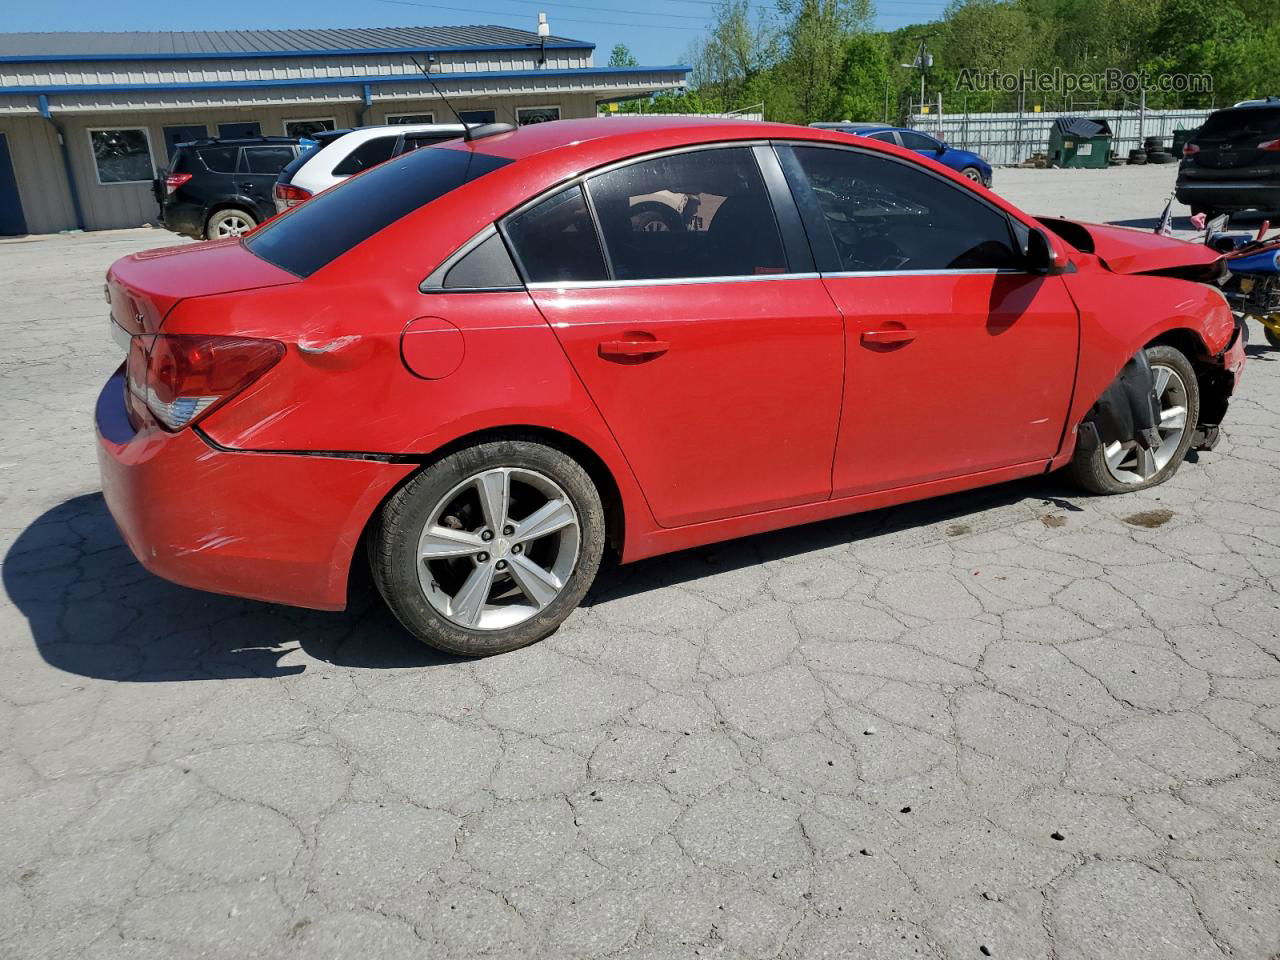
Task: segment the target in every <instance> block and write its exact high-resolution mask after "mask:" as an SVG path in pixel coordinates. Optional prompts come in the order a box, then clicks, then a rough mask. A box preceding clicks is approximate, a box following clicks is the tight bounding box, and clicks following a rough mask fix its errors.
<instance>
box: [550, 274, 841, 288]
mask: <svg viewBox="0 0 1280 960" xmlns="http://www.w3.org/2000/svg"><path fill="white" fill-rule="evenodd" d="M820 279H822V276H821V274H817V273H759V274H748V275H746V276H741V277H664V278H659V279H648V280H567V281H564V282H556V281H554V280H552V281H548V282H545V283H530V284H526V285H525V286H526V289H528V290H531V291H536V290H598V289H607V288H609V287H667V286H688V285H691V284H699V283H759V282H761V281H766V280H820Z"/></svg>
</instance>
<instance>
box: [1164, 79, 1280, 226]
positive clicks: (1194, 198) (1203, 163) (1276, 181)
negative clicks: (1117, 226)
mask: <svg viewBox="0 0 1280 960" xmlns="http://www.w3.org/2000/svg"><path fill="white" fill-rule="evenodd" d="M1176 193H1177V197H1178V201H1179V202H1180V203H1185V204H1186V205H1187V206H1189V207H1190V208H1191V210H1192V212H1193V213H1205V214H1207V215H1208V216H1209V217H1210V218H1211V219H1212V217H1213V216H1214V215H1215V214H1219V213H1236V212H1239V211H1241V210H1261V211H1264V212H1278V211H1280V98H1275V97H1270V98H1268V99H1266V100H1255V101H1250V102H1248V103H1246V104H1244V105H1241V106H1236V107H1228V108H1227V109H1225V110H1216V111H1214V112H1213V113H1211V114H1209V118H1208V119H1207V120H1205V122H1204V125H1203V126H1202V127H1201V128H1200V130H1199V131H1198V132H1197V133H1196V135H1195V136H1193V137H1192V138H1191V139H1190V140H1189V141H1188V142H1187V144H1186V146H1184V147H1183V148H1182V163H1181V164H1179V166H1178V184H1177V187H1176Z"/></svg>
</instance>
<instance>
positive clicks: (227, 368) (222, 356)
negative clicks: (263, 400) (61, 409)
mask: <svg viewBox="0 0 1280 960" xmlns="http://www.w3.org/2000/svg"><path fill="white" fill-rule="evenodd" d="M147 341H150V344H149V345H148V344H147ZM283 356H284V344H283V343H280V342H279V341H278V340H259V339H254V338H249V337H217V336H205V335H203V334H155V335H151V336H148V335H143V336H138V337H135V338H134V349H132V350H131V351H130V356H129V364H128V368H127V369H128V378H129V392H130V393H132V394H133V395H134V396H135V397H136V398H137V399H138V400H140V401H141V402H142V403H144V404H146V407H147V409H148V410H150V411H151V413H152V415H153V416H154V417H155V418H156V419H157V420H158V421H160V423H161V424H162V425H163V426H164V427H166V428H168V429H169V430H181V429H182V428H183V427H189V426H190V425H191V424H193V423H195V422H196V421H197V420H199V419H200V418H201V417H203V416H204V415H205V414H207V413H209V412H210V411H211V410H214V409H215V408H216V407H218V406H219V405H220V404H222V403H224V402H225V401H227V400H229V399H231V398H232V397H234V396H235V395H236V394H237V393H239V392H240V391H242V390H243V389H244V388H245V387H247V386H249V384H251V383H253V381H255V380H257V379H258V377H260V376H262V375H263V374H264V373H266V372H267V371H268V370H270V369H271V368H272V367H273V366H275V365H276V364H277V363H278V362H279V361H280V358H281V357H283Z"/></svg>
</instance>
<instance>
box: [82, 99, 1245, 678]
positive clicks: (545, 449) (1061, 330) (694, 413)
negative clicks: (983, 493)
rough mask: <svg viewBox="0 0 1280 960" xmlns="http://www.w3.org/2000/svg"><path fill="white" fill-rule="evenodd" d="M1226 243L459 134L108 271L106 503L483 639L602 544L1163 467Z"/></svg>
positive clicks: (548, 620)
mask: <svg viewBox="0 0 1280 960" xmlns="http://www.w3.org/2000/svg"><path fill="white" fill-rule="evenodd" d="M1215 257H1216V255H1215V254H1213V253H1211V252H1209V251H1207V250H1206V249H1205V248H1204V247H1199V246H1194V245H1191V244H1186V243H1181V242H1179V241H1174V240H1167V239H1163V238H1160V237H1156V236H1153V235H1150V234H1139V233H1136V232H1133V231H1127V230H1122V229H1119V228H1111V227H1098V226H1092V225H1082V224H1078V223H1074V222H1070V221H1063V220H1051V219H1042V220H1038V219H1035V218H1033V217H1030V216H1027V215H1026V214H1024V213H1022V212H1021V211H1019V210H1017V209H1015V208H1013V207H1012V206H1010V205H1009V204H1007V203H1006V202H1004V201H1003V200H1001V199H1000V198H999V197H998V196H996V195H995V194H993V193H991V192H990V191H988V190H986V189H985V188H983V187H982V186H980V185H977V184H974V183H973V182H971V181H969V180H966V179H964V178H962V177H960V176H958V175H956V174H954V173H952V172H951V171H949V170H947V169H945V168H943V167H941V166H939V165H938V164H935V163H932V162H930V161H928V160H923V159H921V158H920V157H918V156H917V155H916V154H913V153H911V152H908V151H905V150H902V149H899V148H897V147H893V146H890V145H886V144H883V143H880V142H877V141H871V140H862V139H859V138H850V137H848V136H846V135H844V134H840V133H829V132H824V131H821V130H814V129H805V128H799V127H792V126H785V125H779V124H762V123H755V122H736V121H719V120H715V121H684V122H681V121H672V120H667V119H656V118H636V119H621V118H609V119H602V120H583V121H564V122H559V123H548V124H540V125H537V126H530V127H526V128H523V129H520V130H517V131H510V130H509V129H502V128H496V127H491V128H486V129H481V130H479V131H476V133H475V135H474V136H473V137H471V138H470V139H467V140H457V141H454V142H452V143H449V144H446V145H442V146H438V147H434V148H431V149H426V150H420V151H417V152H414V153H410V154H406V155H404V156H401V157H398V158H395V159H394V160H392V161H389V162H387V163H385V164H383V165H382V166H380V167H377V168H375V169H373V170H370V171H369V172H367V173H364V174H362V175H360V176H358V177H355V178H353V179H351V180H350V181H348V182H346V183H345V184H343V185H342V186H339V187H336V188H334V189H333V190H330V191H328V192H326V193H324V194H321V195H320V196H318V197H316V198H315V199H313V200H310V201H308V202H307V203H305V204H302V205H301V206H299V207H297V208H295V209H294V210H292V211H290V212H289V213H287V214H285V215H283V216H281V217H279V218H277V219H276V220H274V221H272V222H270V223H268V224H266V225H265V226H263V227H262V228H260V229H258V230H257V231H255V232H254V233H253V234H252V235H250V236H248V237H246V238H243V239H233V240H228V241H220V242H215V243H208V244H203V245H200V246H187V247H178V248H173V249H166V250H157V251H152V252H148V253H142V254H137V255H135V256H131V257H127V258H125V259H123V260H121V261H119V262H118V263H116V264H115V265H114V266H113V267H112V268H111V271H110V273H109V275H108V297H109V300H110V302H111V313H112V320H113V324H114V327H115V330H116V332H117V334H118V335H119V337H120V339H121V340H122V342H123V343H124V345H125V347H126V349H127V353H128V355H127V358H126V361H125V362H124V363H123V364H122V366H121V367H120V369H119V370H118V371H117V372H116V374H115V375H114V376H113V377H112V378H111V379H110V381H109V382H108V383H107V385H106V387H105V388H104V390H103V391H102V394H101V397H100V398H99V401H98V411H97V421H98V431H99V436H100V444H99V460H100V463H101V468H102V483H103V489H104V492H105V495H106V499H107V503H108V505H109V506H110V509H111V512H112V514H113V516H114V517H115V519H116V522H117V523H118V524H119V526H120V529H121V532H122V533H123V535H124V538H125V540H126V541H127V542H128V544H129V546H130V547H131V548H132V550H133V552H134V553H135V554H136V555H137V557H138V559H139V560H140V561H141V562H142V563H143V564H144V565H145V566H146V567H147V568H148V569H150V570H152V571H154V572H155V573H157V574H160V575H161V576H164V577H168V578H169V579H172V580H175V581H177V582H179V583H184V584H187V585H189V586H193V587H199V588H202V589H206V590H213V591H217V592H222V593H230V594H237V595H241V596H246V597H254V598H258V599H262V600H269V601H274V602H279V603H288V604H296V605H299V606H305V607H315V608H320V609H326V610H336V609H341V608H342V607H343V606H344V605H345V604H346V602H347V581H348V575H349V573H350V571H351V568H352V565H353V564H355V563H364V562H368V563H370V564H371V567H372V571H373V575H374V579H375V580H376V582H377V584H378V587H379V588H380V590H381V592H382V595H383V596H384V597H385V598H386V600H387V603H388V604H389V605H390V606H391V609H392V610H393V611H394V612H395V614H396V615H397V616H398V617H399V619H400V620H401V621H402V622H403V623H404V625H405V626H406V627H407V628H408V629H409V630H410V631H411V632H412V633H414V634H415V635H416V636H418V637H420V638H421V639H422V640H424V641H426V642H427V643H430V644H433V645H435V646H438V647H441V648H443V649H445V650H449V651H453V652H455V653H460V654H469V655H480V654H490V653H496V652H499V651H503V650H510V649H513V648H515V647H519V646H521V645H523V644H527V643H530V642H532V641H535V640H538V639H540V638H541V637H544V636H546V635H547V634H548V633H550V632H551V631H552V630H554V629H555V628H556V626H557V625H558V624H559V623H560V622H561V621H562V620H563V619H564V618H565V617H566V616H567V615H568V614H569V613H570V612H571V611H572V610H573V608H574V607H575V606H576V605H577V604H578V602H579V601H580V600H581V599H582V597H583V595H584V594H585V593H586V591H587V589H588V587H589V586H590V585H591V581H592V578H593V577H594V576H595V573H596V570H597V567H598V566H599V564H600V561H601V558H602V556H603V554H604V552H605V551H606V550H611V551H613V552H615V553H616V554H617V555H618V557H619V558H620V559H621V561H622V562H624V563H625V562H628V561H633V560H637V559H640V558H642V557H648V556H652V555H654V554H659V553H664V552H667V551H672V550H679V549H682V548H685V547H691V546H695V545H698V544H705V543H709V542H712V541H716V540H724V539H728V538H731V537H739V536H743V535H746V534H752V533H757V532H760V531H764V530H772V529H776V528H778V527H784V526H789V525H792V524H799V523H806V522H809V521H814V520H820V519H823V518H827V517H833V516H836V515H839V514H848V513H853V512H856V511H860V510H867V509H872V508H875V507H883V506H886V505H889V504H896V503H902V502H904V501H908V500H916V499H919V498H922V497H930V496H935V495H937V494H943V493H949V492H952V491H956V490H963V489H966V488H971V487H978V486H983V485H986V484H992V483H998V482H1001V481H1005V480H1010V479H1013V478H1015V477H1024V476H1028V475H1031V474H1041V473H1046V472H1048V471H1051V470H1057V469H1059V468H1062V467H1066V468H1068V469H1069V471H1070V472H1071V474H1072V475H1073V476H1074V477H1075V478H1076V479H1077V480H1078V481H1079V482H1080V483H1082V484H1083V485H1084V486H1085V487H1086V488H1087V489H1089V490H1091V491H1093V492H1095V493H1119V492H1123V491H1126V490H1140V489H1143V488H1144V487H1148V486H1151V485H1153V484H1157V483H1160V482H1162V481H1164V480H1167V479H1168V478H1169V477H1170V476H1171V475H1172V474H1173V472H1174V471H1175V470H1177V469H1178V467H1179V465H1180V464H1181V463H1182V461H1183V459H1184V456H1185V454H1186V452H1187V450H1188V449H1189V448H1190V447H1191V446H1192V445H1193V444H1195V445H1200V446H1208V445H1211V444H1212V442H1213V441H1214V440H1215V439H1216V435H1217V425H1218V424H1219V423H1220V422H1221V420H1222V417H1223V414H1224V413H1225V411H1226V407H1227V401H1228V398H1229V396H1230V394H1231V393H1232V391H1233V389H1234V388H1235V384H1236V380H1237V378H1238V376H1239V374H1240V370H1241V368H1242V365H1243V359H1244V353H1243V343H1242V339H1243V336H1242V328H1240V327H1239V326H1238V325H1237V323H1236V321H1235V318H1234V317H1233V316H1232V313H1231V311H1230V309H1229V308H1228V306H1227V304H1226V302H1225V300H1224V299H1223V297H1222V296H1221V294H1220V293H1219V292H1218V291H1217V289H1215V287H1214V286H1213V285H1212V282H1211V281H1212V280H1213V279H1214V278H1215V277H1216V276H1217V274H1218V272H1219V265H1218V264H1217V263H1216V262H1215ZM366 558H367V559H366Z"/></svg>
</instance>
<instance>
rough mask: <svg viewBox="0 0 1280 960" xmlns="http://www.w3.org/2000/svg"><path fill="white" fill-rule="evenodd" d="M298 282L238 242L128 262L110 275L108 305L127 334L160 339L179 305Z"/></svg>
mask: <svg viewBox="0 0 1280 960" xmlns="http://www.w3.org/2000/svg"><path fill="white" fill-rule="evenodd" d="M298 282H299V280H298V278H297V277H295V276H294V275H293V274H291V273H287V272H285V271H284V270H281V269H280V268H279V267H276V266H272V265H271V264H269V263H267V262H266V261H265V260H261V259H259V258H258V257H255V256H254V255H253V254H251V253H250V252H249V251H248V250H246V249H244V246H243V245H242V244H241V242H240V240H239V239H234V238H233V239H229V240H215V241H211V242H206V243H193V244H189V245H186V246H179V247H161V248H160V249H158V250H147V251H144V252H142V253H135V254H133V255H131V256H128V257H123V258H122V259H120V260H117V261H116V262H115V263H114V264H112V265H111V269H110V270H108V271H107V299H108V301H109V302H110V304H111V319H112V320H113V321H114V322H115V324H116V325H117V326H119V327H120V328H121V329H122V330H124V332H125V333H127V334H129V335H133V334H139V333H158V332H159V330H160V328H161V326H162V325H163V324H164V318H165V317H166V316H168V314H169V311H170V310H172V309H173V308H174V306H175V305H176V304H177V303H178V301H179V300H185V299H188V298H190V297H206V296H210V295H212V294H218V293H233V292H235V291H237V290H254V289H258V288H261V287H277V286H282V285H284V284H289V283H298ZM210 332H215V331H210Z"/></svg>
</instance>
